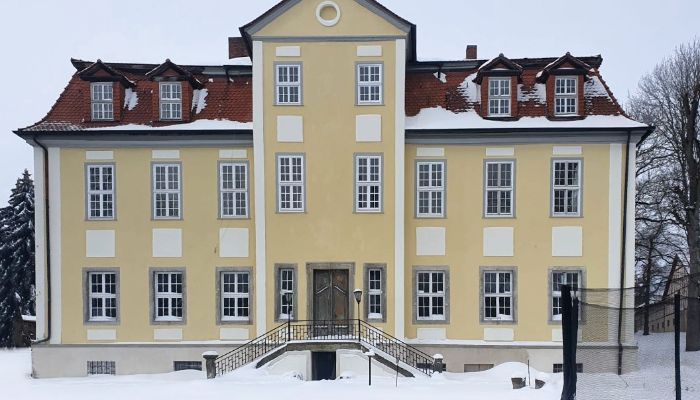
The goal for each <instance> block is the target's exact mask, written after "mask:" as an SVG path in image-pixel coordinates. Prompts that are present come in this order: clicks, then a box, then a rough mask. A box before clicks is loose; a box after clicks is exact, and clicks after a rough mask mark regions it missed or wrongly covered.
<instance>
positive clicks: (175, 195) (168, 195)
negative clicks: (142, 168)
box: [152, 163, 182, 219]
mask: <svg viewBox="0 0 700 400" xmlns="http://www.w3.org/2000/svg"><path fill="white" fill-rule="evenodd" d="M158 168H165V181H163V183H164V185H165V188H158V183H159V181H158ZM170 168H177V174H175V176H176V177H177V181H176V182H175V183H177V188H176V189H172V188H170V184H171V183H173V181H172V180H171V179H170V178H171V174H170ZM152 175H153V178H152V185H153V194H152V196H153V219H181V218H182V168H181V166H180V164H176V163H153V166H152ZM159 195H163V196H165V208H163V210H165V215H158V210H159V208H158V197H159ZM171 199H176V200H177V208H175V207H171ZM173 211H175V212H176V215H174V214H172V212H173Z"/></svg>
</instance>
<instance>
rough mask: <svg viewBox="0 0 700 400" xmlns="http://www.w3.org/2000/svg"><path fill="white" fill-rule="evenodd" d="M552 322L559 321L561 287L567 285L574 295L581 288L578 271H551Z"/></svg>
mask: <svg viewBox="0 0 700 400" xmlns="http://www.w3.org/2000/svg"><path fill="white" fill-rule="evenodd" d="M551 279H552V287H551V296H552V321H561V287H562V286H564V285H569V286H570V287H571V290H573V291H574V295H576V294H577V293H578V291H579V288H580V287H581V272H580V271H552V277H551Z"/></svg>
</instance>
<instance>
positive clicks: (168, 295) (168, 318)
mask: <svg viewBox="0 0 700 400" xmlns="http://www.w3.org/2000/svg"><path fill="white" fill-rule="evenodd" d="M160 275H163V276H166V277H167V280H166V282H165V283H164V284H165V285H166V286H167V290H166V291H163V292H161V291H159V290H158V284H159V282H158V277H159V276H160ZM178 275H179V276H180V282H179V283H178V282H174V281H173V277H175V276H178ZM178 284H179V285H180V292H179V293H178V292H177V291H173V290H172V285H178ZM184 294H185V274H184V272H180V271H156V272H154V273H153V317H154V318H153V320H154V321H156V322H181V321H183V320H184V318H185V296H184ZM159 299H167V300H168V306H167V308H165V310H167V315H161V316H159V315H158V313H159V307H158V300H159ZM177 299H180V302H181V307H180V316H177V315H174V314H176V312H175V311H176V310H177V308H178V307H176V306H174V305H173V301H174V300H177Z"/></svg>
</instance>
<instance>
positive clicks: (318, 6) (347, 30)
mask: <svg viewBox="0 0 700 400" xmlns="http://www.w3.org/2000/svg"><path fill="white" fill-rule="evenodd" d="M413 29H414V28H413V25H412V24H411V23H409V22H408V21H406V20H404V19H402V18H400V17H398V16H397V15H396V14H394V13H392V12H391V11H389V10H388V9H386V8H385V7H384V6H382V5H381V4H379V3H378V2H376V1H374V0H333V1H324V0H284V1H282V2H281V3H279V4H277V5H276V6H275V7H273V8H272V9H270V10H269V11H268V12H266V13H265V14H263V15H262V16H261V17H259V18H258V19H256V20H255V21H253V22H251V23H249V24H248V25H246V26H244V27H243V28H241V30H242V31H244V32H245V34H246V36H248V37H249V38H252V39H257V38H260V39H263V38H266V37H267V38H279V37H284V38H288V37H328V36H332V37H338V36H400V37H406V36H408V35H409V34H411V32H412V30H413Z"/></svg>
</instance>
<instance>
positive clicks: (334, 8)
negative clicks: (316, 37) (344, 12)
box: [316, 1, 340, 27]
mask: <svg viewBox="0 0 700 400" xmlns="http://www.w3.org/2000/svg"><path fill="white" fill-rule="evenodd" d="M316 19H317V20H318V22H320V23H321V25H323V26H328V27H330V26H335V25H336V24H337V23H338V21H340V7H338V4H336V2H334V1H324V2H321V4H319V5H318V7H316Z"/></svg>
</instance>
